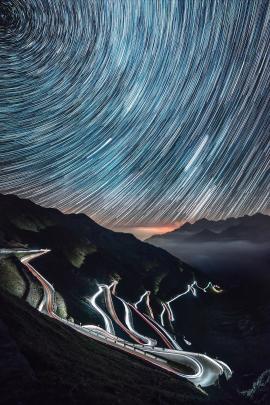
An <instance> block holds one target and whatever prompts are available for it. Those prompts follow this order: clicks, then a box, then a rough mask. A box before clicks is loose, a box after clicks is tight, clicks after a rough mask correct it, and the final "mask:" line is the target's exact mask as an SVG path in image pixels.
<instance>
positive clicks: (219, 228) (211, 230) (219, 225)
mask: <svg viewBox="0 0 270 405" xmlns="http://www.w3.org/2000/svg"><path fill="white" fill-rule="evenodd" d="M168 239H170V240H172V239H174V240H176V239H177V240H178V239H179V240H182V241H188V240H200V241H202V242H208V241H212V240H215V241H223V240H224V241H225V240H245V241H251V242H254V243H263V242H270V216H268V215H264V214H261V213H258V214H255V215H251V216H249V215H245V216H243V217H239V218H228V219H224V220H220V221H210V220H208V219H206V218H203V219H200V220H199V221H196V222H195V223H194V224H191V223H189V222H186V223H185V224H184V225H183V226H181V227H180V228H178V229H176V230H174V231H173V232H168V233H166V234H163V235H155V236H152V237H151V238H149V239H147V241H148V242H150V243H155V241H158V240H168Z"/></svg>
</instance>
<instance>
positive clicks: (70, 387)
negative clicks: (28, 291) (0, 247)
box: [0, 290, 245, 405]
mask: <svg viewBox="0 0 270 405" xmlns="http://www.w3.org/2000/svg"><path fill="white" fill-rule="evenodd" d="M0 308H1V315H0V322H2V323H4V324H5V326H6V327H7V329H8V333H9V336H10V339H11V340H13V341H15V343H16V345H17V349H18V351H19V352H20V353H21V354H22V355H23V356H24V358H25V359H26V361H27V363H28V367H29V372H28V373H26V372H25V371H24V369H23V368H22V369H21V370H20V368H18V367H17V368H16V373H15V374H14V371H12V369H11V371H10V375H7V372H8V370H10V367H7V365H6V364H4V363H2V364H3V367H1V371H0V377H1V381H3V378H2V377H3V375H4V376H5V385H1V388H0V395H1V403H3V404H7V403H9V404H15V403H18V400H19V399H20V401H21V402H20V403H21V404H27V405H29V404H32V403H39V404H40V405H42V404H45V403H46V404H48V403H49V402H50V403H51V404H83V403H91V404H127V403H130V404H144V405H146V404H166V405H167V404H185V405H188V404H204V403H207V404H208V403H211V404H213V405H214V404H217V403H218V404H232V403H237V404H240V403H241V402H240V401H238V400H237V399H236V398H234V399H235V401H236V402H234V400H232V399H225V397H224V394H223V393H222V392H219V393H215V394H214V395H213V396H211V399H210V398H209V397H208V398H207V397H205V396H204V395H203V394H201V393H200V392H199V391H198V390H196V389H195V388H194V387H193V386H192V385H191V384H190V383H188V382H187V381H185V380H182V379H180V378H175V377H173V376H170V375H168V374H167V373H165V372H162V371H159V370H158V369H155V368H152V367H149V366H147V365H145V364H144V363H143V362H140V361H139V360H136V359H132V358H131V357H130V356H128V355H126V354H124V353H121V352H119V351H117V350H113V349H110V348H108V347H107V346H105V345H103V344H101V343H97V342H95V341H92V340H90V339H88V338H87V337H84V336H81V335H79V334H78V333H76V332H75V331H72V330H70V329H69V328H68V327H66V326H64V325H61V324H59V323H58V322H57V321H55V320H52V319H49V318H48V317H46V316H44V315H41V314H40V313H38V312H37V311H36V310H34V309H33V308H31V307H30V306H29V305H28V304H26V303H24V302H23V301H21V300H19V299H18V298H16V297H13V296H11V295H9V294H8V293H6V292H3V290H0ZM0 348H1V347H0ZM2 354H3V353H1V352H0V355H2ZM13 368H14V367H13ZM1 373H2V376H1ZM31 374H32V375H31ZM217 395H218V397H217ZM244 403H245V402H244Z"/></svg>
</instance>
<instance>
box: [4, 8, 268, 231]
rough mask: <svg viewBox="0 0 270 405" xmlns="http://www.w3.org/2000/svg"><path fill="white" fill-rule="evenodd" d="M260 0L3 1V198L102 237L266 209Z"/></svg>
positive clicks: (264, 20) (264, 25)
mask: <svg viewBox="0 0 270 405" xmlns="http://www.w3.org/2000/svg"><path fill="white" fill-rule="evenodd" d="M269 48H270V3H269V1H268V0H266V1H264V0H228V1H226V0H213V1H212V0H199V1H198V0H179V1H176V0H159V1H157V0H113V1H112V0H104V1H103V0H76V1H74V0H3V1H1V4H0V128H1V132H0V191H1V192H3V193H15V194H17V195H19V196H21V197H24V198H30V199H32V200H33V201H35V202H37V203H39V204H41V205H43V206H47V207H48V206H53V207H57V208H59V209H61V210H62V211H64V212H84V213H86V214H87V215H89V216H91V217H92V218H93V219H95V220H96V221H98V222H99V223H101V224H103V225H105V226H108V227H111V228H113V229H120V228H121V229H127V230H128V229H135V228H136V227H138V228H141V229H144V228H147V227H152V228H153V227H154V228H155V229H159V227H160V228H162V227H164V228H166V229H167V228H168V227H170V226H171V227H175V226H177V224H179V223H182V222H183V221H185V220H189V221H194V220H196V219H199V218H202V217H207V218H210V219H219V218H225V217H228V216H239V215H244V214H253V213H255V212H258V211H262V212H268V210H269V161H270V159H269V157H270V156H269V155H270V154H269V146H270V142H269V140H270V130H269V128H270V114H269V107H270V52H269Z"/></svg>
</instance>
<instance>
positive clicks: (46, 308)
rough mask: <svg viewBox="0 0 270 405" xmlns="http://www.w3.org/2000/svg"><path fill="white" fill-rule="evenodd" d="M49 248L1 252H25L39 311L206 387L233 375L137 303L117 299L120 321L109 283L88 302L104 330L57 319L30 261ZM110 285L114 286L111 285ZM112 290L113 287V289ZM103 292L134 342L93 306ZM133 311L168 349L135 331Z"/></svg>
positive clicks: (48, 287)
mask: <svg viewBox="0 0 270 405" xmlns="http://www.w3.org/2000/svg"><path fill="white" fill-rule="evenodd" d="M48 252H49V250H48V249H40V250H28V251H26V250H23V249H22V250H19V249H18V250H15V249H1V250H0V254H1V253H2V254H25V256H23V257H22V258H21V259H20V261H21V263H22V264H23V265H24V266H25V269H26V270H27V271H29V272H30V273H32V275H33V276H34V277H36V279H37V280H38V281H39V282H40V284H41V285H42V287H43V290H44V297H43V299H42V302H41V303H40V305H39V308H38V309H39V311H41V312H43V313H45V314H47V315H48V316H50V317H51V318H54V319H56V320H57V321H59V322H61V323H64V324H65V325H67V326H69V327H71V328H72V329H75V330H76V331H77V332H79V333H81V334H83V335H85V336H88V337H89V338H91V339H94V340H96V341H99V342H102V343H105V344H106V345H108V346H111V347H114V348H117V349H119V350H121V351H124V352H126V353H128V354H130V355H132V356H135V357H137V358H140V359H142V360H143V361H145V362H148V363H151V364H152V365H154V366H156V367H159V368H161V369H163V370H166V371H167V372H169V373H171V374H174V375H177V376H180V377H184V378H186V379H188V380H189V381H191V382H192V383H194V384H195V385H196V386H201V387H207V386H210V385H212V384H214V383H215V382H216V381H217V380H218V379H219V377H220V376H221V375H222V374H224V375H225V377H226V378H227V379H229V378H230V377H231V375H232V371H231V369H230V368H229V366H227V365H226V364H225V363H223V362H222V361H219V360H215V359H212V358H210V357H209V356H206V355H204V354H200V353H193V352H187V351H183V350H182V349H181V347H180V346H179V345H178V344H177V342H176V341H174V340H173V339H172V338H171V336H170V334H169V333H168V332H167V331H166V330H165V328H164V327H162V326H161V325H159V324H158V323H157V322H156V321H154V320H151V318H150V317H147V316H146V315H144V314H142V313H141V312H140V311H139V310H138V309H137V308H136V306H133V305H132V304H129V303H127V302H125V301H124V300H123V299H121V298H119V299H120V300H121V302H122V303H123V305H124V308H125V319H124V322H125V324H126V326H125V325H124V324H123V322H122V321H121V320H120V319H119V317H118V315H117V313H116V311H115V308H114V305H113V300H112V297H111V288H110V287H111V286H107V285H100V286H98V291H97V293H96V294H95V295H94V296H93V297H92V298H90V299H89V300H88V301H89V303H90V304H91V305H92V307H93V308H94V309H95V310H96V311H97V312H98V313H99V315H100V316H102V318H103V320H104V324H105V328H106V330H104V329H102V328H100V327H98V326H96V325H84V326H81V325H77V324H75V323H72V322H69V321H67V320H65V319H62V318H60V317H59V316H58V315H57V314H56V313H55V311H56V304H55V290H54V287H53V286H52V284H50V283H49V282H48V281H47V280H46V279H45V278H44V277H43V276H42V275H41V274H40V273H39V272H38V271H37V270H36V269H35V268H34V267H33V266H32V265H31V264H30V263H29V262H30V261H31V260H33V259H35V258H37V257H39V256H41V255H44V254H46V253H48ZM113 287H115V286H114V285H113ZM114 290H115V288H114ZM101 293H104V297H105V303H106V307H107V308H106V309H107V311H108V313H109V314H110V316H111V317H112V319H113V321H114V322H116V323H117V324H118V325H119V326H120V327H121V328H122V329H123V330H124V331H125V332H126V333H127V334H128V335H129V336H130V337H131V338H132V339H133V340H134V341H135V342H136V344H133V343H130V342H127V341H125V340H123V339H121V338H119V337H117V336H115V331H114V328H113V322H112V320H111V319H110V316H108V315H107V313H106V312H105V311H103V309H101V308H100V307H99V306H98V305H96V303H95V300H96V298H97V296H98V295H100V294H101ZM132 310H134V311H136V313H137V314H138V315H139V316H141V318H142V319H143V320H144V321H145V322H146V323H147V326H148V327H149V326H151V327H152V328H153V329H154V330H155V332H156V333H158V334H159V336H160V337H161V338H162V340H163V341H164V343H165V344H166V346H167V347H168V348H158V347H156V346H155V345H156V341H155V340H154V339H151V338H148V337H146V336H143V335H141V334H140V333H139V332H137V331H136V330H134V325H133V322H132Z"/></svg>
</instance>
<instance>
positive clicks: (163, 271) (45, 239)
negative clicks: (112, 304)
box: [0, 195, 194, 322]
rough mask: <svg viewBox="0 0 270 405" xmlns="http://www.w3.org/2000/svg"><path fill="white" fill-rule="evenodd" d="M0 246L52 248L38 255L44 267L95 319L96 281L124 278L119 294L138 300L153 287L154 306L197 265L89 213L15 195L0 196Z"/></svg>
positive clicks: (75, 313) (74, 312)
mask: <svg viewBox="0 0 270 405" xmlns="http://www.w3.org/2000/svg"><path fill="white" fill-rule="evenodd" d="M0 213H1V216H0V247H1V246H2V247H18V246H21V247H25V248H27V247H31V248H33V247H38V248H48V249H51V252H50V253H49V254H47V255H46V256H44V257H42V258H40V259H38V260H36V262H35V265H36V266H37V268H38V269H39V271H40V272H41V273H42V274H43V275H44V276H45V277H46V278H47V279H48V280H49V281H50V282H52V283H53V284H54V286H55V289H56V290H57V291H58V293H59V294H60V295H61V296H63V297H64V299H65V303H66V305H67V312H68V314H69V315H71V316H72V317H74V318H75V319H79V320H80V321H81V322H89V309H88V308H85V304H84V302H83V299H84V297H86V296H91V295H92V294H93V293H94V292H95V291H96V283H97V282H99V283H101V282H103V283H110V282H111V281H112V280H113V279H117V280H119V284H118V294H119V295H121V296H123V297H127V298H128V299H129V300H131V301H135V300H137V299H138V297H139V296H140V295H141V294H142V293H143V292H144V291H145V290H150V291H151V292H152V294H151V299H152V306H153V308H154V309H155V308H156V309H159V301H160V299H163V300H164V299H167V298H169V297H171V296H173V295H174V294H175V293H177V292H178V291H179V288H180V289H181V288H183V289H184V288H185V286H186V285H187V283H189V282H190V281H192V280H193V277H194V271H193V269H192V268H191V267H190V266H188V265H186V264H184V263H183V262H182V261H180V260H179V259H177V258H175V257H173V256H172V255H170V254H169V253H167V252H166V251H164V250H162V249H159V248H156V247H153V246H150V245H149V244H147V243H143V242H141V241H139V240H138V239H136V238H135V237H134V236H132V235H129V234H124V233H115V232H113V231H110V230H108V229H106V228H103V227H101V226H100V225H98V224H97V223H95V222H94V221H92V220H91V219H90V218H88V217H87V216H85V215H83V214H78V215H75V214H70V215H64V214H63V213H61V212H60V211H57V210H55V209H47V208H42V207H40V206H38V205H36V204H34V203H32V202H31V201H29V200H22V199H19V198H18V197H16V196H13V195H0Z"/></svg>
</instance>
